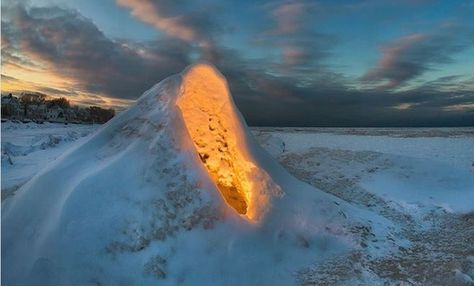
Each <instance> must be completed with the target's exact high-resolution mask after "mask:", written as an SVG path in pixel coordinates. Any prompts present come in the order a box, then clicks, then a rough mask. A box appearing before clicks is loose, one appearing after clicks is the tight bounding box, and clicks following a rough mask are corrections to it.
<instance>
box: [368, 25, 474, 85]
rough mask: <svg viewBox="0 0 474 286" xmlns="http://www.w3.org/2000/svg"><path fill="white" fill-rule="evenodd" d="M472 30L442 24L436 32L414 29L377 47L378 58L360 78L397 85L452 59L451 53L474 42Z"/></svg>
mask: <svg viewBox="0 0 474 286" xmlns="http://www.w3.org/2000/svg"><path fill="white" fill-rule="evenodd" d="M473 36H474V35H473V34H472V33H470V32H467V31H465V30H464V29H463V28H461V27H458V26H452V25H449V26H446V27H442V28H441V29H439V30H438V31H437V32H436V33H415V34H411V35H408V36H405V37H402V38H400V39H397V40H395V41H392V42H390V43H387V44H385V45H384V46H383V47H382V48H381V52H382V55H381V58H380V60H379V62H378V64H377V66H375V67H374V68H372V69H371V70H369V71H368V72H367V73H366V74H365V75H364V76H363V77H362V80H363V81H366V82H375V83H383V82H386V83H384V84H383V87H386V88H397V87H400V86H402V85H403V84H404V83H406V82H407V81H409V80H411V79H414V78H416V77H418V76H420V75H422V74H423V73H425V72H426V71H428V70H430V69H432V68H433V67H434V65H436V64H446V63H450V62H452V56H453V55H454V54H456V53H458V52H460V51H462V50H464V49H465V48H467V47H469V46H470V45H472V44H473V43H474V41H473Z"/></svg>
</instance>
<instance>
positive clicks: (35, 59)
mask: <svg viewBox="0 0 474 286" xmlns="http://www.w3.org/2000/svg"><path fill="white" fill-rule="evenodd" d="M1 5H2V7H1V12H2V15H1V45H2V49H1V56H2V58H1V68H2V70H1V79H2V85H1V90H2V94H5V93H9V92H12V93H14V94H19V93H21V92H24V91H35V92H42V93H45V94H47V95H49V96H51V97H61V96H62V97H67V98H68V99H69V100H70V101H71V102H72V103H74V104H79V105H85V106H88V105H99V106H103V107H112V108H115V109H117V110H121V109H123V108H126V106H128V105H130V104H133V102H134V100H136V99H137V98H138V97H139V96H140V95H141V94H142V93H143V92H144V91H146V90H147V89H149V88H150V87H151V86H153V85H154V84H155V83H158V82H159V81H161V80H162V79H164V78H166V77H167V76H170V75H172V74H175V73H178V72H180V71H181V70H183V69H184V68H185V67H186V66H187V65H189V64H191V63H193V62H196V61H199V60H205V61H208V62H210V63H212V64H214V65H215V66H216V67H217V68H218V69H219V70H220V71H221V72H222V73H223V74H224V76H225V77H226V78H227V80H228V82H229V87H230V90H231V93H232V95H233V97H234V100H235V102H236V104H237V106H238V107H239V109H240V111H241V112H242V113H243V115H244V117H245V119H246V121H247V123H248V124H249V125H254V126H256V125H258V126H474V20H473V19H474V0H465V1H456V0H452V1H434V0H411V1H410V0H398V1H395V0H361V1H343V0H332V1H329V0H327V1H304V0H301V1H268V0H253V1H250V0H249V1H247V0H245V1H244V0H228V1H222V0H101V1H96V0H81V1H76V0H30V1H19V0H15V1H13V0H3V1H2V4H1Z"/></svg>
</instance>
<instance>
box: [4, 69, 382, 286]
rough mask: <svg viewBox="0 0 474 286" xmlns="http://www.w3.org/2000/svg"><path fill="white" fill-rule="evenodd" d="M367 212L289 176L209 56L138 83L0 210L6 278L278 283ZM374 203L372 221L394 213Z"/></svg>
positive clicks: (323, 252) (377, 227) (349, 244)
mask: <svg viewBox="0 0 474 286" xmlns="http://www.w3.org/2000/svg"><path fill="white" fill-rule="evenodd" d="M366 216H368V215H367V214H365V213H364V212H362V211H360V210H358V209H355V208H353V207H351V206H349V205H348V204H347V203H345V202H344V201H341V200H339V199H337V198H336V197H333V196H331V195H328V194H326V193H323V192H321V191H319V190H317V189H315V188H313V187H310V186H309V185H307V184H305V183H302V182H300V181H298V180H296V179H294V178H293V177H291V176H290V175H289V174H288V173H287V172H286V171H285V170H284V169H283V168H281V167H280V166H279V165H278V164H277V163H275V162H274V161H273V159H272V158H271V157H270V156H269V155H268V154H267V153H266V152H265V151H263V150H262V149H261V148H260V146H259V145H258V144H256V143H255V141H254V139H253V137H252V136H251V134H250V132H249V130H248V129H247V126H246V124H245V121H244V120H243V118H242V116H241V115H240V113H239V111H238V110H237V108H236V106H235V104H234V102H233V100H232V97H231V95H230V92H229V89H228V87H227V83H226V81H225V79H224V77H223V76H222V75H221V74H220V73H219V72H218V71H217V70H216V69H215V68H214V67H213V66H211V65H208V64H205V63H199V64H195V65H193V66H190V67H188V68H187V69H186V70H185V71H184V72H182V73H181V74H178V75H174V76H171V77H169V78H167V79H165V80H164V81H162V82H160V83H159V84H157V85H155V86H154V87H152V88H151V89H150V90H148V91H147V92H145V93H144V94H143V95H142V96H141V97H140V98H139V100H138V101H137V102H136V104H135V105H134V106H132V107H130V108H129V109H128V110H126V111H124V112H122V113H121V114H119V115H118V116H116V117H115V118H114V119H113V120H111V121H110V122H109V123H107V124H106V125H104V126H103V127H102V128H101V129H100V130H98V132H97V133H95V134H94V135H93V136H92V137H91V138H90V139H89V140H88V141H86V142H84V143H83V144H82V145H80V146H77V147H75V148H74V149H73V150H70V151H69V152H67V153H66V154H64V155H63V156H61V157H60V158H59V159H57V160H56V161H54V162H53V163H51V164H50V165H49V166H47V167H45V168H44V170H43V171H42V172H41V173H40V174H38V175H36V176H35V177H34V178H33V179H31V180H30V181H29V182H28V183H26V184H25V185H24V186H23V187H22V188H21V189H19V190H18V191H17V194H16V195H15V197H13V198H12V199H10V200H8V201H6V202H5V203H4V205H3V210H2V282H3V283H4V284H5V285H89V284H94V285H156V284H160V285H250V284H251V285H288V284H293V283H295V282H296V280H297V274H298V271H301V270H302V269H303V268H304V267H308V266H310V265H312V264H314V263H318V262H320V261H323V260H324V259H327V258H328V257H332V256H334V255H337V254H341V253H346V252H347V251H349V250H351V249H354V248H357V247H358V245H359V241H358V237H354V236H353V235H352V234H351V231H350V229H351V227H352V226H354V225H358V224H364V223H365V222H366ZM370 216H371V221H372V223H371V225H370V226H369V227H370V228H371V231H373V232H374V233H378V234H381V235H382V233H383V232H384V231H386V226H387V225H390V223H389V222H388V221H386V220H384V219H382V218H377V217H376V216H375V217H374V215H373V214H370Z"/></svg>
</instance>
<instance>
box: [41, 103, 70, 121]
mask: <svg viewBox="0 0 474 286" xmlns="http://www.w3.org/2000/svg"><path fill="white" fill-rule="evenodd" d="M46 118H47V120H48V121H51V122H65V121H66V115H65V112H64V110H63V109H62V108H61V107H59V106H53V107H51V108H49V109H48V111H47V113H46Z"/></svg>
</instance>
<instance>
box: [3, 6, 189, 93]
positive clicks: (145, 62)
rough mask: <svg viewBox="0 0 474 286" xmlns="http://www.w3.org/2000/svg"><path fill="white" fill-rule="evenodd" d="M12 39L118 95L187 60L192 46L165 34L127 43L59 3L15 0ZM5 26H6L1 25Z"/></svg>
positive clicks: (88, 84) (86, 83) (63, 71)
mask: <svg viewBox="0 0 474 286" xmlns="http://www.w3.org/2000/svg"><path fill="white" fill-rule="evenodd" d="M9 12H10V13H14V15H15V16H14V17H13V18H12V22H11V23H10V25H9V26H10V28H11V26H13V28H11V29H14V34H13V35H10V41H11V42H15V43H16V44H15V46H16V47H18V49H20V51H21V53H22V54H23V55H24V56H26V57H27V58H30V59H32V60H34V61H39V62H42V63H45V64H46V65H47V66H49V67H50V68H51V69H52V70H53V71H54V72H56V73H58V74H60V75H61V76H65V77H68V78H72V79H77V80H79V83H80V85H81V87H82V88H84V89H85V90H87V91H89V92H91V93H102V94H106V95H108V96H111V97H116V98H127V99H131V98H136V96H137V94H140V93H141V92H143V91H144V90H145V89H146V88H148V87H149V86H151V85H152V84H154V83H156V82H157V81H158V80H160V79H162V78H163V77H165V76H166V75H168V74H169V73H173V72H178V71H179V70H181V69H182V67H183V66H185V65H186V64H188V54H189V46H188V45H185V44H182V43H181V42H180V41H177V40H172V39H164V40H162V41H155V42H148V43H133V44H132V43H127V42H121V41H113V40H111V39H109V38H107V37H106V36H105V35H104V34H103V33H102V32H101V31H100V30H99V29H98V28H97V27H96V26H95V25H94V24H93V23H92V22H91V21H90V20H88V19H86V18H84V17H82V16H81V15H80V14H78V13H77V12H75V11H72V10H65V9H61V8H54V7H50V8H30V9H26V8H24V7H21V6H15V7H13V8H12V9H11V10H10V11H9ZM2 28H3V26H2Z"/></svg>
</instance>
